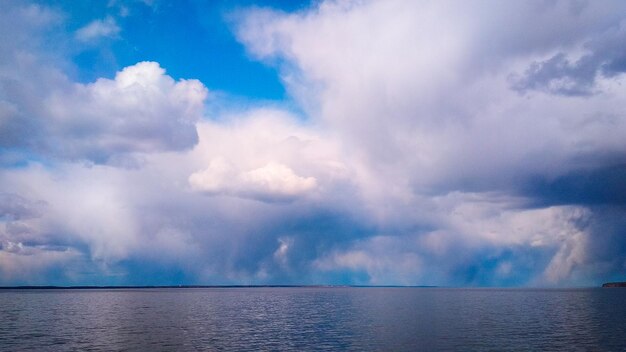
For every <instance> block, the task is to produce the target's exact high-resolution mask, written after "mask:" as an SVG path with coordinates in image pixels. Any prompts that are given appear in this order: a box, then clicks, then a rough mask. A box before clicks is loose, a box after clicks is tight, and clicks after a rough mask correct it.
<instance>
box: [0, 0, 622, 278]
mask: <svg viewBox="0 0 626 352" xmlns="http://www.w3.org/2000/svg"><path fill="white" fill-rule="evenodd" d="M625 42H626V2H624V1H609V0H602V1H584V0H576V1H559V0H550V1H546V0H531V1H507V2H502V1H479V0H475V1H474V0H472V1H445V0H444V1H427V0H424V1H413V0H380V1H376V0H372V1H369V0H355V1H350V0H325V1H286V0H285V1H279V0H274V1H270V0H264V1H250V0H241V1H226V0H216V1H200V0H181V1H173V0H171V1H168V0H105V1H69V0H67V1H63V0H52V1H35V0H33V1H31V0H5V1H1V2H0V285H4V286H7V285H224V284H228V285H232V284H237V285H250V284H292V285H300V284H329V285H330V284H336V285H437V286H472V287H473V286H502V287H517V286H524V287H527V286H530V287H578V286H597V285H600V284H601V283H602V282H606V281H624V280H626V110H625V107H626V75H624V73H625V72H626V50H625V47H624V43H625Z"/></svg>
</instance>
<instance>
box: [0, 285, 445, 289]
mask: <svg viewBox="0 0 626 352" xmlns="http://www.w3.org/2000/svg"><path fill="white" fill-rule="evenodd" d="M342 287H354V288H359V287H362V288H367V287H372V288H374V287H378V288H436V287H438V286H393V285H388V286H367V285H147V286H141V285H133V286H0V290H102V289H115V290H118V289H120V290H123V289H145V288H342Z"/></svg>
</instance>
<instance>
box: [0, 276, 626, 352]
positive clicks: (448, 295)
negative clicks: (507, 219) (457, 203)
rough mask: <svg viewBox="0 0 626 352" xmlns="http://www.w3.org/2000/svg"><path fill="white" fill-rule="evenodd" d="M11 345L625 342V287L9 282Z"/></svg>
mask: <svg viewBox="0 0 626 352" xmlns="http://www.w3.org/2000/svg"><path fill="white" fill-rule="evenodd" d="M0 350H6V351H35V350H36V351H118V350H119V351H122V350H124V351H173V350H179V351H222V350H271V351H327V350H354V351H361V350H366V351H420V350H423V351H450V350H458V351H468V350H479V351H489V350H492V351H504V350H536V351H547V350H555V351H556V350H558V351H575V350H581V351H585V350H589V351H624V350H626V289H621V288H615V289H574V290H534V289H440V288H350V287H346V288H332V287H331V288H313V287H294V288H186V289H102V290H93V289H89V290H0Z"/></svg>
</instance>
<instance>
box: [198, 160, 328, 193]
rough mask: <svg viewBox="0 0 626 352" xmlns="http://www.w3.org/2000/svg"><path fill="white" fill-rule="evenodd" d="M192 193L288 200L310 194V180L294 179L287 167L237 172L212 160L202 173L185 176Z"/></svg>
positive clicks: (275, 165) (313, 183) (313, 184)
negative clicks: (194, 191) (201, 192)
mask: <svg viewBox="0 0 626 352" xmlns="http://www.w3.org/2000/svg"><path fill="white" fill-rule="evenodd" d="M189 183H190V184H191V187H192V188H193V189H194V190H197V191H203V192H208V193H215V194H220V193H225V194H234V195H238V196H242V197H251V198H257V199H261V200H283V199H284V200H289V199H292V198H295V197H298V196H300V195H303V194H306V193H307V192H309V191H311V190H313V189H314V188H315V187H316V185H317V182H316V180H315V178H314V177H302V176H298V175H296V174H295V173H294V172H293V170H292V169H290V168H289V167H288V166H286V165H283V164H279V163H269V164H266V165H265V166H262V167H260V168H257V169H253V170H248V171H243V172H237V171H236V170H235V169H234V168H233V166H232V165H229V164H227V163H226V162H225V161H224V160H221V159H217V160H213V161H212V162H211V164H210V165H209V167H208V168H207V169H205V170H203V171H199V172H196V173H193V174H192V175H191V176H189Z"/></svg>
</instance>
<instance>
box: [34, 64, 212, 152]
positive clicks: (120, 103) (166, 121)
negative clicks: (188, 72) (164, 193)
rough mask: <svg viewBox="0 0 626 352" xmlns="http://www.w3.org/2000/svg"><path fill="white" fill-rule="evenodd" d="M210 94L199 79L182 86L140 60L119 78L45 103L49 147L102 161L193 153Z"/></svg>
mask: <svg viewBox="0 0 626 352" xmlns="http://www.w3.org/2000/svg"><path fill="white" fill-rule="evenodd" d="M206 96H207V89H206V88H205V87H204V86H203V85H202V83H200V82H199V81H197V80H180V81H178V82H176V81H174V80H173V79H172V78H171V77H169V76H167V75H166V74H165V70H164V69H162V68H161V67H160V66H159V64H158V63H155V62H140V63H138V64H136V65H133V66H129V67H126V68H125V69H123V70H122V71H120V72H118V73H117V74H116V76H115V79H113V80H110V79H104V78H101V79H99V80H97V81H96V82H94V83H91V84H86V85H83V84H74V85H73V86H72V87H71V88H70V89H67V90H62V91H59V90H57V91H53V92H52V93H51V94H50V95H49V96H48V97H47V99H46V101H45V103H44V109H45V110H46V112H47V113H48V114H49V118H50V119H51V121H50V122H49V124H48V126H47V128H46V129H47V132H48V133H49V135H48V136H47V138H49V140H48V143H47V144H48V145H47V148H49V149H50V150H51V152H52V153H53V154H56V155H60V156H63V157H69V158H75V159H80V158H87V159H90V160H93V161H96V162H107V161H109V159H110V158H112V157H115V156H119V155H124V154H128V153H134V152H143V153H149V152H158V151H166V150H183V149H188V148H191V147H193V146H194V145H195V144H196V143H197V140H198V139H197V138H198V137H197V133H196V128H195V122H196V121H198V120H199V118H200V117H201V116H202V112H203V103H204V100H205V98H206Z"/></svg>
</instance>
